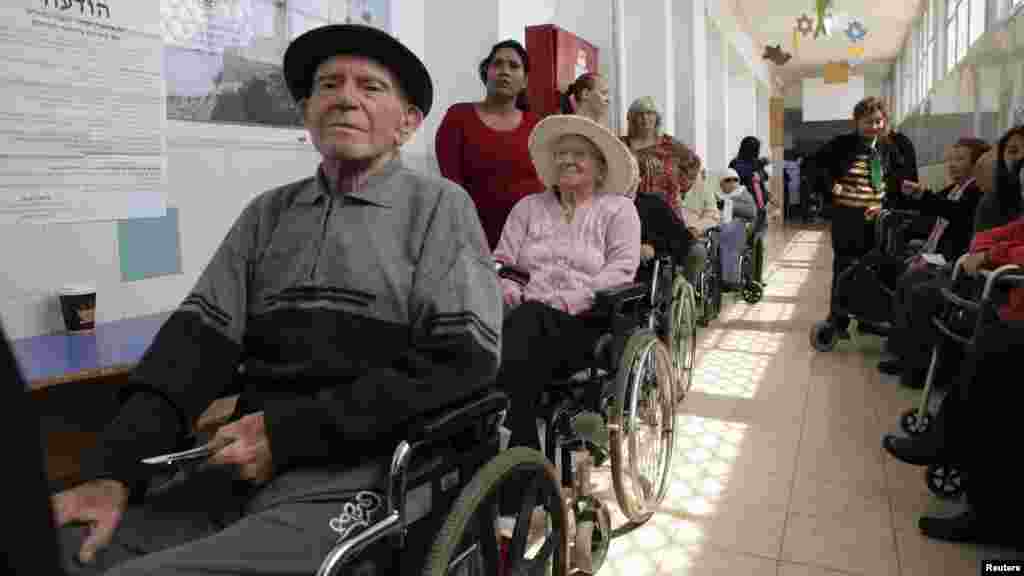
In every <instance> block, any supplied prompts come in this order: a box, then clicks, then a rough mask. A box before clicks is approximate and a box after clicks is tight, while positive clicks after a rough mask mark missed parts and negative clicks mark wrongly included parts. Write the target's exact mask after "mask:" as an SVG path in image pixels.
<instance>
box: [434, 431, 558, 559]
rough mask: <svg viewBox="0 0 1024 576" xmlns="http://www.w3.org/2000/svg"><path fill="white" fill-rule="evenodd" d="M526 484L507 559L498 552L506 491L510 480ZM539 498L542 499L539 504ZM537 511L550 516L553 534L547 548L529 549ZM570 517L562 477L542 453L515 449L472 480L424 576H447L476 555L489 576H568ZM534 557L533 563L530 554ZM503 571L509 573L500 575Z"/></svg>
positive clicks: (549, 534)
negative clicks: (537, 508) (501, 503)
mask: <svg viewBox="0 0 1024 576" xmlns="http://www.w3.org/2000/svg"><path fill="white" fill-rule="evenodd" d="M513 478H515V479H516V480H520V479H524V480H527V481H526V482H525V485H526V486H528V488H527V490H526V492H525V497H524V499H523V500H524V501H523V503H522V507H521V509H520V513H519V516H518V517H517V518H516V527H515V532H514V533H513V536H512V541H511V543H510V544H509V546H508V549H507V556H506V555H505V554H504V553H503V551H502V550H501V549H499V545H498V536H497V531H496V529H495V525H494V524H495V519H496V518H497V516H498V513H497V512H498V510H497V502H498V495H499V494H500V492H501V490H502V489H503V488H504V489H508V486H507V485H506V484H507V483H508V482H509V480H511V479H513ZM538 496H539V497H540V498H539V500H538ZM535 506H543V507H544V510H545V512H546V513H547V522H548V531H547V534H546V536H545V539H544V541H543V544H542V545H541V546H540V547H539V548H538V547H537V546H530V545H529V544H530V543H529V542H528V536H529V527H530V524H531V519H532V516H533V510H534V507H535ZM568 514H569V511H568V510H567V509H566V505H565V500H564V499H563V498H562V491H561V487H560V483H559V481H558V473H557V472H556V471H555V468H554V467H553V466H552V465H551V463H550V462H549V461H548V460H547V458H545V457H544V455H543V454H541V453H540V452H538V451H536V450H533V449H530V448H525V447H516V448H510V449H508V450H505V451H504V452H501V453H499V454H498V456H497V457H496V458H494V459H493V460H491V461H490V462H488V463H487V465H486V466H484V467H483V468H482V469H480V471H479V472H477V473H476V475H475V476H473V479H472V480H471V481H470V483H469V484H467V485H466V487H465V488H463V490H462V492H461V493H460V494H459V497H458V499H457V500H456V501H455V505H454V506H452V509H451V511H450V512H449V513H448V518H447V519H446V520H445V523H444V526H442V528H441V531H440V532H439V533H438V535H437V537H436V538H435V539H434V543H433V545H432V546H431V548H430V554H429V555H428V556H427V563H426V565H425V566H424V567H423V575H424V576H442V575H448V574H450V573H452V572H453V571H454V570H457V569H458V568H459V566H458V564H459V563H461V561H463V560H465V559H466V558H468V557H470V554H467V553H466V552H464V551H468V552H473V550H474V546H475V550H476V555H475V558H476V559H477V560H479V561H480V562H482V564H483V573H484V574H499V573H506V574H556V575H557V574H565V573H566V569H567V566H568V558H569V536H568V529H567V528H568V521H567V518H568ZM531 552H533V556H532V557H528V554H529V553H531ZM499 567H503V568H504V571H503V572H499Z"/></svg>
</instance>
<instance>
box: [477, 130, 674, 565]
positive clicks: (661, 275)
mask: <svg viewBox="0 0 1024 576" xmlns="http://www.w3.org/2000/svg"><path fill="white" fill-rule="evenodd" d="M530 154H531V157H532V159H533V162H534V165H535V166H536V167H537V172H538V174H539V175H540V176H541V179H542V180H543V181H544V182H545V184H546V186H547V187H548V189H547V190H546V191H544V192H541V193H538V194H534V195H531V196H527V197H526V198H524V199H522V200H520V201H519V203H517V204H516V206H515V207H514V208H513V209H512V212H511V213H510V215H509V218H508V221H507V222H506V224H505V228H504V230H503V232H502V236H501V240H500V241H499V243H498V247H497V249H496V250H495V258H496V259H497V260H498V261H499V262H500V263H502V264H503V267H502V269H501V270H500V272H499V275H500V276H501V278H502V292H503V294H504V298H505V303H506V306H507V313H506V317H505V322H504V327H503V343H502V358H501V369H500V371H499V374H498V379H497V383H498V387H499V388H500V389H501V390H502V391H504V392H505V393H506V394H507V395H508V396H509V397H510V400H511V407H510V413H509V417H508V427H509V429H510V430H511V437H510V442H509V443H510V446H512V447H513V449H515V447H523V446H526V447H530V448H533V449H539V448H540V440H539V437H538V436H539V434H538V421H540V422H542V423H543V424H544V426H543V430H544V443H545V452H546V453H547V456H548V458H550V459H552V460H553V461H555V462H556V463H557V464H558V465H559V467H560V468H561V476H562V477H561V481H562V485H563V488H564V491H565V492H566V494H567V498H566V500H567V501H568V502H570V504H571V507H572V509H573V511H574V513H573V514H572V515H571V516H570V520H574V521H575V523H576V527H575V530H572V529H571V528H570V531H571V532H574V533H573V534H570V535H569V536H570V541H571V542H572V544H573V545H574V547H573V551H572V554H571V558H572V562H573V565H574V567H575V568H577V569H579V570H582V571H583V572H584V573H593V572H594V571H596V569H597V567H599V566H600V564H601V561H602V559H603V555H604V552H606V550H607V546H608V542H609V540H610V529H609V519H608V518H609V515H608V512H607V510H605V509H604V508H603V507H602V506H601V504H600V503H598V502H597V501H596V500H595V499H593V498H592V497H590V496H589V493H588V490H589V480H588V479H587V476H588V475H589V474H588V472H587V470H588V469H589V464H590V463H591V462H593V463H595V464H598V465H600V463H601V461H602V460H603V459H604V458H605V456H606V455H607V453H608V452H609V451H610V453H611V454H610V456H611V460H612V477H613V478H612V479H613V482H614V484H615V490H616V495H617V497H618V500H619V503H620V506H621V508H622V510H623V512H624V513H625V514H626V516H627V517H628V518H629V519H630V520H632V521H634V522H643V521H645V520H646V519H647V518H649V517H650V515H651V514H652V513H653V512H654V509H655V507H656V506H657V504H658V503H659V502H660V500H661V499H662V498H663V497H664V494H665V491H666V488H667V479H668V469H669V459H670V457H671V453H672V439H673V426H672V423H673V421H674V412H675V399H676V390H674V387H673V382H674V380H675V378H674V369H675V365H674V364H673V361H672V358H671V356H672V353H671V352H670V351H669V350H670V346H668V345H666V344H671V342H672V332H673V331H672V330H671V329H667V326H666V325H663V324H659V322H660V320H659V319H664V322H665V323H666V324H667V323H669V317H670V316H671V314H670V313H668V312H669V311H670V310H672V309H673V306H672V305H671V303H670V301H671V300H672V288H676V289H678V290H680V292H681V293H683V292H682V290H683V289H682V288H681V287H680V286H682V285H685V280H681V282H682V284H674V283H673V281H672V280H673V279H672V271H671V265H670V259H669V261H668V262H665V263H666V264H669V266H670V267H669V269H667V270H666V269H662V268H661V265H662V261H661V260H654V261H652V262H651V267H652V271H653V273H652V275H651V280H650V281H649V282H648V283H647V284H645V283H642V282H640V283H637V282H634V280H635V279H636V278H637V270H638V268H639V267H640V261H641V254H640V252H641V222H640V219H639V217H638V214H637V210H636V207H635V206H634V204H633V202H632V201H631V200H630V198H629V195H630V188H631V180H632V174H631V162H632V160H631V158H630V153H629V150H628V149H627V148H626V147H625V146H624V145H623V144H622V143H621V142H620V141H619V140H618V139H617V138H615V136H614V135H613V134H612V133H611V132H610V131H609V130H608V129H606V128H604V127H603V126H601V125H599V124H597V123H595V122H593V121H590V120H588V119H586V118H582V117H580V116H550V117H548V118H546V119H544V120H542V121H541V122H540V123H539V124H538V125H537V127H536V128H535V129H534V132H533V134H532V136H531V139H530ZM663 279H667V281H663ZM659 284H660V285H661V286H662V288H661V289H660V290H658V289H657V286H658V285H659ZM655 292H658V294H655ZM662 302H664V304H663V305H661V304H660V303H662ZM691 302H692V300H691ZM652 304H654V306H652ZM652 308H653V309H652ZM679 309H680V307H679V306H676V307H675V311H677V312H678V311H679ZM691 334H692V332H688V333H687V337H690V335H691ZM573 453H575V454H573ZM595 460H596V462H595ZM574 462H575V463H576V464H578V465H579V467H574V466H573V463H574ZM574 468H575V470H574ZM511 486H512V487H511V489H506V490H505V491H504V492H503V494H502V497H501V500H500V512H501V518H500V519H499V532H502V533H505V534H506V535H508V534H509V533H511V532H512V522H511V519H512V516H513V515H515V514H519V515H520V517H522V515H523V514H524V513H525V514H534V515H537V514H540V515H541V517H543V515H544V513H545V512H546V513H548V514H550V513H551V512H550V511H551V508H552V505H551V503H550V500H549V498H548V496H549V495H547V496H546V495H544V494H542V493H541V492H542V491H540V490H538V488H537V486H536V485H535V484H531V483H530V482H529V481H527V480H525V479H524V480H522V481H518V482H515V481H514V480H513V484H512V485H511ZM538 495H540V496H542V497H543V498H544V499H542V500H538ZM535 505H536V508H534V506H535ZM554 507H555V508H557V506H554ZM516 520H517V522H518V518H517V519H516ZM517 532H518V531H517Z"/></svg>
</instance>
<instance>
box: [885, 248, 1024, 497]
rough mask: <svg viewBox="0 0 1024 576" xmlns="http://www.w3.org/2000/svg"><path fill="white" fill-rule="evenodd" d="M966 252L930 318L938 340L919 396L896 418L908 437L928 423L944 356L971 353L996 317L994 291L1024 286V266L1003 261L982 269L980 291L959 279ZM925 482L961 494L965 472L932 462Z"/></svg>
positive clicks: (946, 493) (943, 491) (944, 492)
mask: <svg viewBox="0 0 1024 576" xmlns="http://www.w3.org/2000/svg"><path fill="white" fill-rule="evenodd" d="M966 256H967V255H964V256H961V257H960V258H959V259H957V261H956V264H955V265H954V268H953V277H952V286H953V288H952V289H950V288H943V289H942V295H943V296H944V298H945V300H946V302H945V304H944V306H943V308H942V310H941V311H940V313H939V314H937V315H936V316H934V317H933V318H932V324H933V325H934V326H935V329H936V330H938V331H939V333H940V334H941V335H942V339H941V340H940V341H939V342H938V343H937V344H936V345H935V346H934V347H933V348H932V357H931V363H930V364H929V366H928V375H927V377H926V379H925V387H924V390H923V391H922V393H921V401H920V403H919V404H918V406H917V408H913V409H910V410H907V411H906V412H904V413H903V414H902V415H901V417H900V428H901V429H902V430H903V431H904V432H906V433H907V434H908V435H910V436H920V435H921V434H924V433H925V432H927V431H928V430H929V429H930V428H931V425H932V422H933V420H934V418H935V413H936V412H937V409H938V405H939V403H940V402H941V398H940V397H939V395H938V394H937V392H938V375H939V372H940V370H941V371H945V367H946V366H949V364H950V362H949V360H948V358H947V357H948V356H949V355H952V354H954V352H956V353H959V356H960V357H962V356H963V354H965V353H970V351H971V350H972V349H973V347H974V344H975V341H976V338H977V335H978V334H980V333H981V331H982V330H983V329H984V326H985V322H986V319H990V318H995V317H997V316H996V308H997V306H998V301H997V300H998V299H997V295H998V294H1000V293H1002V292H1003V291H1004V290H1005V289H1007V288H1020V287H1024V270H1022V269H1021V268H1020V267H1018V266H1003V267H1000V268H998V269H996V270H994V271H987V270H983V271H982V272H981V276H982V278H983V280H984V284H983V287H982V288H981V291H980V294H978V291H977V289H976V286H975V285H974V284H971V283H964V282H960V280H961V277H960V274H961V272H962V270H963V261H964V258H966ZM940 367H942V368H940ZM953 371H954V372H955V369H953ZM954 385H958V386H965V385H968V383H967V382H963V381H957V382H955V384H954ZM925 484H927V486H928V489H929V490H930V491H931V492H932V493H933V494H935V495H936V496H939V497H942V498H959V497H960V495H961V494H963V491H964V486H963V474H962V472H961V469H960V466H959V465H957V464H956V463H950V462H941V463H933V464H930V465H929V466H928V468H927V469H926V470H925Z"/></svg>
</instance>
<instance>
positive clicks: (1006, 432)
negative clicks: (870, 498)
mask: <svg viewBox="0 0 1024 576" xmlns="http://www.w3.org/2000/svg"><path fill="white" fill-rule="evenodd" d="M1022 164H1024V163H1022V162H1021V161H1018V162H1017V166H1016V170H1017V172H1018V173H1019V172H1020V169H1021V165H1022ZM1018 193H1020V194H1024V190H1021V191H1020V192H1018ZM1005 265H1016V266H1020V267H1024V218H1019V219H1018V220H1016V221H1015V222H1012V223H1010V224H1007V225H1005V226H1001V227H999V228H993V229H991V230H988V231H986V232H980V233H978V235H977V236H975V238H974V241H973V243H972V246H971V254H970V256H968V257H967V258H966V259H965V261H964V264H963V268H964V272H965V273H966V274H967V275H974V274H976V273H977V272H978V271H979V270H982V269H986V270H993V269H995V268H998V267H1001V266H1005ZM987 320H988V321H987V322H986V326H985V327H983V328H982V330H981V332H980V333H978V334H976V343H975V346H974V347H973V350H972V353H971V354H970V356H969V357H968V362H967V364H966V370H964V369H963V368H961V369H959V370H957V372H958V373H962V374H963V375H962V376H961V378H962V381H961V382H960V383H959V385H958V386H956V387H955V388H954V389H953V390H951V391H950V393H949V394H947V395H946V396H945V397H944V398H943V401H942V407H941V408H940V411H939V414H938V415H937V417H936V421H935V424H934V425H933V426H932V427H931V428H929V430H928V432H927V433H925V434H924V435H922V436H919V437H916V438H913V439H911V438H899V437H895V436H891V435H890V436H886V437H885V438H884V440H883V445H884V446H885V448H886V450H887V451H888V452H889V453H890V454H892V455H893V456H894V457H896V458H897V459H899V460H901V461H903V462H906V463H908V464H913V465H919V466H924V465H928V464H932V463H950V462H952V463H956V464H961V465H963V466H964V477H965V478H968V479H969V481H968V483H967V486H966V490H965V492H966V494H967V504H968V507H967V510H966V511H965V512H963V513H961V514H960V515H958V516H953V517H948V518H933V517H922V518H921V519H920V521H919V522H918V526H919V527H920V529H921V532H922V533H924V535H926V536H928V537H931V538H937V539H941V540H951V541H957V542H965V541H966V542H975V543H978V544H996V545H1003V546H1005V545H1008V546H1012V547H1015V548H1018V549H1020V548H1021V547H1024V536H1022V535H1024V532H1022V531H1021V530H1020V522H1021V520H1022V519H1024V498H1021V496H1020V490H1019V486H1018V485H1019V478H1018V477H1017V476H1015V475H1014V474H1012V473H1010V472H1008V470H1007V469H1006V468H1005V467H1004V466H1001V465H1000V463H1001V462H1003V461H1004V460H1006V459H1007V457H1009V456H1010V454H1012V452H1011V451H1012V448H1010V450H1011V451H1008V448H1007V447H1008V446H1011V445H1012V438H1015V437H1017V436H1018V435H1019V433H1020V429H1019V428H1020V426H1019V424H1018V421H1019V412H1020V410H1019V406H1020V403H1021V401H1022V400H1024V394H1022V388H1021V387H1020V386H1019V378H1018V377H1015V376H1013V374H1017V373H1019V369H1020V358H1021V354H1024V289H1022V288H1017V289H1011V290H1010V292H1009V295H1008V302H1007V303H1006V304H1005V305H1003V306H1002V307H1001V308H1000V309H999V311H998V318H991V319H987ZM968 392H969V394H968ZM1007 441H1010V442H1011V444H1007Z"/></svg>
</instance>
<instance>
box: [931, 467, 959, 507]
mask: <svg viewBox="0 0 1024 576" xmlns="http://www.w3.org/2000/svg"><path fill="white" fill-rule="evenodd" d="M924 481H925V483H926V484H927V485H928V490H930V491H931V492H932V494H935V495H936V496H938V497H939V498H947V499H950V500H955V499H957V498H959V497H960V495H961V494H963V493H964V487H963V475H962V474H961V473H960V468H959V467H958V466H951V465H949V464H929V465H928V469H927V470H925V472H924Z"/></svg>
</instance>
